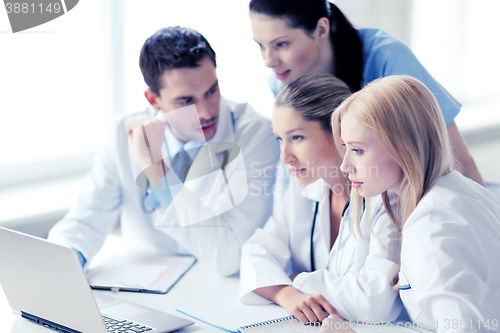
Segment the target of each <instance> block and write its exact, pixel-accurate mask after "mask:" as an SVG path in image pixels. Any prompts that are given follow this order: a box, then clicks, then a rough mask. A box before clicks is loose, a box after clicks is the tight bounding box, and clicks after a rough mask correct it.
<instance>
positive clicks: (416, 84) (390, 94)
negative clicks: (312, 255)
mask: <svg viewBox="0 0 500 333" xmlns="http://www.w3.org/2000/svg"><path fill="white" fill-rule="evenodd" d="M347 112H349V114H350V115H351V116H353V117H354V118H355V119H356V120H357V121H358V122H359V123H361V124H363V125H365V126H367V127H368V128H370V129H371V130H373V132H374V133H375V136H376V137H377V139H378V141H379V142H380V144H381V145H382V147H383V148H384V149H385V150H386V151H387V152H388V153H389V154H390V155H392V156H393V157H394V159H395V160H396V161H397V163H399V165H400V167H401V169H402V170H403V181H402V184H401V188H400V191H399V196H398V203H397V211H396V212H395V211H394V210H393V209H392V207H391V204H390V201H389V196H388V194H387V192H384V193H382V198H383V200H384V206H385V209H386V211H387V213H388V214H389V216H390V218H391V219H392V221H393V222H394V223H395V224H396V226H398V228H400V230H401V229H402V226H403V225H404V223H405V222H406V220H407V219H408V217H409V216H410V214H411V213H412V212H413V210H414V209H415V207H416V206H417V204H418V203H419V202H420V200H421V199H422V198H423V196H424V195H425V194H427V192H428V191H429V190H430V189H431V187H432V186H433V185H434V184H435V182H436V181H437V180H438V179H439V178H440V177H441V176H443V175H445V174H447V173H448V172H450V171H452V170H453V165H454V162H453V155H452V150H451V147H450V143H449V139H448V132H447V129H446V124H445V121H444V118H443V115H442V113H441V109H440V108H439V104H438V103H437V101H436V98H435V97H434V95H433V94H432V92H431V91H430V90H429V89H428V88H427V87H426V86H425V85H424V84H423V83H421V82H420V81H418V80H417V79H415V78H413V77H410V76H405V75H394V76H388V77H385V78H380V79H377V80H375V81H373V82H371V83H370V84H368V85H367V86H366V87H364V88H363V89H362V90H360V91H358V92H357V93H355V94H353V95H351V96H350V97H349V98H347V99H346V100H345V101H344V102H343V103H342V104H341V105H340V106H339V107H338V108H337V110H336V111H335V113H334V114H333V116H332V128H333V133H334V137H335V142H336V143H337V147H338V148H339V150H340V151H341V154H342V153H343V150H344V149H343V147H340V146H339V145H340V143H341V142H342V141H341V139H340V124H341V122H342V117H343V115H345V114H346V113H347ZM361 203H362V197H361V196H360V194H359V193H358V192H357V191H351V204H352V205H353V207H352V208H353V210H354V212H357V214H353V216H354V218H353V224H354V223H355V224H357V225H358V228H359V224H360V220H361V213H360V212H361Z"/></svg>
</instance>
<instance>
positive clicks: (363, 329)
mask: <svg viewBox="0 0 500 333" xmlns="http://www.w3.org/2000/svg"><path fill="white" fill-rule="evenodd" d="M177 311H178V312H180V313H183V314H185V315H187V316H189V317H191V318H193V319H195V320H197V321H200V322H203V323H205V324H208V325H211V326H214V327H217V328H219V329H221V330H222V331H226V332H231V333H239V332H241V333H249V332H255V333H281V332H297V331H298V332H306V333H309V332H311V333H312V332H319V330H320V324H319V323H316V324H310V325H304V324H301V323H300V322H298V321H297V320H296V319H295V317H293V316H290V315H288V313H287V312H286V311H285V309H283V308H282V307H280V306H278V305H276V304H266V305H243V304H241V303H240V302H239V300H238V297H237V296H233V297H228V298H222V299H216V300H210V301H206V302H202V303H196V304H191V305H186V306H183V307H180V308H178V309H177ZM403 324H404V323H403ZM350 325H351V327H352V328H353V329H354V330H355V331H356V332H358V333H368V332H370V333H373V332H374V330H377V331H378V332H394V333H396V332H406V333H416V332H431V331H429V330H426V329H423V328H421V327H415V326H413V325H410V328H408V327H404V325H401V326H398V325H397V324H396V323H386V325H384V326H381V325H378V324H372V325H370V324H366V325H365V324H361V323H360V324H358V323H354V322H353V323H351V324H350ZM389 326H390V327H389Z"/></svg>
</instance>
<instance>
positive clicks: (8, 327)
mask: <svg viewBox="0 0 500 333" xmlns="http://www.w3.org/2000/svg"><path fill="white" fill-rule="evenodd" d="M238 288H239V278H238V277H237V276H236V277H230V278H221V277H218V276H217V275H216V273H215V271H214V270H213V269H212V268H211V267H210V266H207V265H205V264H204V263H201V262H197V263H195V264H194V266H193V267H192V268H191V269H190V270H189V271H188V272H187V273H186V274H185V275H184V276H183V277H182V278H181V279H180V280H179V281H178V282H177V284H176V285H174V287H173V288H172V289H171V290H170V291H169V292H168V293H167V294H164V295H161V294H160V295H158V294H145V293H133V292H117V293H112V292H110V291H96V292H99V293H111V294H112V295H114V296H116V297H119V298H122V299H125V300H127V301H130V302H134V303H138V304H141V305H144V306H148V307H150V308H154V309H157V310H160V311H163V312H166V313H170V314H173V315H176V316H179V317H184V318H188V319H191V320H192V318H190V317H188V316H185V315H183V314H182V313H180V312H178V311H175V310H176V308H178V307H179V306H182V305H187V304H192V303H198V302H202V301H206V300H210V299H216V298H221V297H228V296H233V295H237V294H238ZM194 321H195V324H194V325H192V326H189V327H187V328H184V329H182V330H179V331H177V332H182V333H185V332H209V333H210V332H214V333H215V332H217V333H221V332H223V331H221V330H220V329H217V328H215V327H212V326H210V325H207V324H204V323H201V322H198V321H196V320H194ZM0 323H1V328H0V331H1V332H9V333H26V332H30V333H31V332H33V333H47V332H51V330H49V329H47V328H45V327H42V326H39V325H36V324H33V323H31V322H30V321H28V320H26V319H24V318H21V317H19V316H17V315H15V314H13V313H12V311H11V308H10V306H9V304H8V302H7V299H6V298H5V294H4V293H3V290H2V289H1V287H0Z"/></svg>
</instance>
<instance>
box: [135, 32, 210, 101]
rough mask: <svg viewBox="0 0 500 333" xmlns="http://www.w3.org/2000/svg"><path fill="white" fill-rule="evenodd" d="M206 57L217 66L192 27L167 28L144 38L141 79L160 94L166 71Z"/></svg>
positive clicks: (200, 35) (191, 66)
mask: <svg viewBox="0 0 500 333" xmlns="http://www.w3.org/2000/svg"><path fill="white" fill-rule="evenodd" d="M205 57H209V58H210V60H211V61H212V63H213V64H214V66H216V62H215V52H214V50H213V49H212V47H211V46H210V44H209V43H208V41H207V40H206V39H205V37H203V35H202V34H200V33H199V32H198V31H196V30H194V29H191V28H181V27H179V26H176V27H167V28H163V29H160V30H158V31H157V32H155V33H154V34H153V35H152V36H151V37H149V38H148V39H147V40H146V42H145V43H144V45H143V46H142V50H141V56H140V59H139V66H140V67H141V72H142V75H143V76H144V81H146V84H147V85H148V87H149V88H150V89H151V90H152V91H153V92H154V93H155V94H156V95H158V96H159V95H160V90H161V89H162V88H163V86H162V80H161V78H162V75H163V73H164V72H165V70H168V69H179V68H195V67H198V66H200V62H201V61H202V60H203V59H204V58H205Z"/></svg>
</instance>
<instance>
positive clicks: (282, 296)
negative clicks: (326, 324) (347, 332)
mask: <svg viewBox="0 0 500 333" xmlns="http://www.w3.org/2000/svg"><path fill="white" fill-rule="evenodd" d="M275 301H276V303H278V304H279V305H281V306H282V307H283V308H284V309H285V310H286V311H287V312H288V313H290V314H292V315H294V316H295V318H297V320H299V321H300V322H301V323H304V324H305V323H308V322H310V323H314V322H317V321H323V320H324V319H325V318H326V315H325V311H326V312H327V313H328V314H330V315H332V314H335V315H338V312H337V310H335V308H334V307H333V306H332V305H331V304H330V302H328V301H327V300H326V299H325V298H324V297H323V296H322V295H321V294H316V295H309V294H303V293H301V292H300V291H299V290H297V289H295V288H294V287H292V286H286V287H283V288H281V290H280V291H279V292H278V293H277V294H276V297H275Z"/></svg>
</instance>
